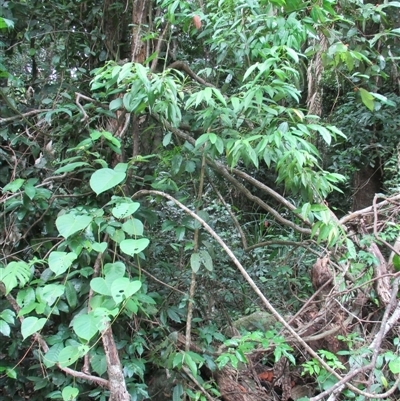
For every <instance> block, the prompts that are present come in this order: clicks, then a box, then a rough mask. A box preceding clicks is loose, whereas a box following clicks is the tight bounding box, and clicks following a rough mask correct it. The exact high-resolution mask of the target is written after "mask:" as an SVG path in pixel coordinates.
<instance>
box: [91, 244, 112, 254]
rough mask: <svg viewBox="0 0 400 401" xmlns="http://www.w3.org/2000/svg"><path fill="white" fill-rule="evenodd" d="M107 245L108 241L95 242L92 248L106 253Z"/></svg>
mask: <svg viewBox="0 0 400 401" xmlns="http://www.w3.org/2000/svg"><path fill="white" fill-rule="evenodd" d="M107 246H108V244H107V242H93V244H92V249H93V250H94V251H96V252H98V253H104V252H105V250H106V249H107Z"/></svg>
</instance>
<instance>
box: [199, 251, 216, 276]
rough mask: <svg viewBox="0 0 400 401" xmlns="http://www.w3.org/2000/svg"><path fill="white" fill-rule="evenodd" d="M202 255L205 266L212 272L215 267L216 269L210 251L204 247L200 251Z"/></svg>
mask: <svg viewBox="0 0 400 401" xmlns="http://www.w3.org/2000/svg"><path fill="white" fill-rule="evenodd" d="M200 257H201V261H202V263H203V265H204V267H205V268H206V269H207V270H208V271H210V272H212V271H213V269H214V267H213V261H212V259H211V256H210V254H209V253H208V251H206V250H205V249H202V250H201V251H200Z"/></svg>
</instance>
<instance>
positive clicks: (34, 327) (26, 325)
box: [21, 316, 47, 340]
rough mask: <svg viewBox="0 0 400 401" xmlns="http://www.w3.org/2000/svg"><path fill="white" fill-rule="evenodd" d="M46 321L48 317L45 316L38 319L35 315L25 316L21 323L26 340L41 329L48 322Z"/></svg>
mask: <svg viewBox="0 0 400 401" xmlns="http://www.w3.org/2000/svg"><path fill="white" fill-rule="evenodd" d="M46 322H47V319H46V318H44V317H42V318H41V319H38V318H37V317H35V316H29V317H27V318H25V319H24V320H23V322H22V324H21V333H22V337H23V338H24V340H25V338H27V337H29V336H31V335H32V334H33V333H36V332H37V331H40V330H41V329H42V328H43V326H44V325H45V324H46Z"/></svg>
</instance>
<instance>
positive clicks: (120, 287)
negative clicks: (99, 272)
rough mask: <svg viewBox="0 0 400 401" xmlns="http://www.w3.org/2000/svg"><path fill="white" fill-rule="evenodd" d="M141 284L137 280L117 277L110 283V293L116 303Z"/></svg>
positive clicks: (131, 293) (128, 295)
mask: <svg viewBox="0 0 400 401" xmlns="http://www.w3.org/2000/svg"><path fill="white" fill-rule="evenodd" d="M141 286H142V283H141V281H139V280H136V281H130V280H129V279H128V278H126V277H121V278H117V279H116V280H114V281H113V283H112V284H111V295H112V297H113V299H114V302H115V303H116V304H117V305H118V304H119V303H121V302H122V301H123V300H124V299H127V298H129V297H131V296H132V295H133V294H135V293H136V292H138V291H139V290H140V287H141Z"/></svg>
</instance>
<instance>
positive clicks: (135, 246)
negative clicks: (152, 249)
mask: <svg viewBox="0 0 400 401" xmlns="http://www.w3.org/2000/svg"><path fill="white" fill-rule="evenodd" d="M149 243H150V241H149V240H148V239H147V238H140V239H125V240H123V241H121V243H120V244H119V246H120V247H121V251H122V252H123V253H126V254H127V255H129V256H133V255H137V254H138V253H140V252H142V251H143V250H144V249H145V248H147V246H148V245H149Z"/></svg>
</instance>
